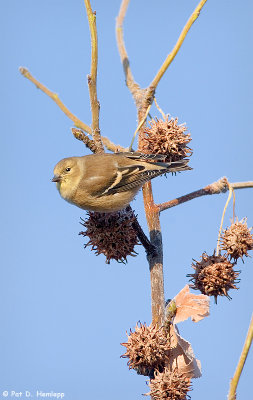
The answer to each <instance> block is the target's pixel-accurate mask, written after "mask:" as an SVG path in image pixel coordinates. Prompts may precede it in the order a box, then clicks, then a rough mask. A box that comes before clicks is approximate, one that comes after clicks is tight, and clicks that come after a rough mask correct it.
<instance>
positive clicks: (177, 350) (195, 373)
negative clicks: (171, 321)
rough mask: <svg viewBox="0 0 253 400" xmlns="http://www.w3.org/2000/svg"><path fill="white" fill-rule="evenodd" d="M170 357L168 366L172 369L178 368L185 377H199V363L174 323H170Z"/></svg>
mask: <svg viewBox="0 0 253 400" xmlns="http://www.w3.org/2000/svg"><path fill="white" fill-rule="evenodd" d="M170 345H171V347H172V349H171V351H170V358H169V360H168V365H167V366H168V367H169V368H170V369H171V370H172V371H174V370H175V369H177V370H178V372H179V374H183V375H184V376H185V377H187V378H200V377H201V363H200V361H199V360H197V359H196V357H195V356H194V353H193V349H192V347H191V344H190V343H189V342H187V340H185V339H183V338H182V337H181V336H180V334H179V332H178V329H177V327H176V326H175V325H170Z"/></svg>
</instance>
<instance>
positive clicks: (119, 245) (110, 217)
mask: <svg viewBox="0 0 253 400" xmlns="http://www.w3.org/2000/svg"><path fill="white" fill-rule="evenodd" d="M87 214H88V218H87V219H86V220H82V222H81V224H82V225H83V226H84V227H85V228H86V230H85V231H82V232H80V233H79V235H83V236H87V237H88V238H89V241H88V243H87V244H85V246H84V247H85V248H86V247H87V246H91V249H92V250H95V253H96V255H99V254H104V255H105V257H106V263H107V264H110V261H111V260H116V261H118V262H123V263H124V262H126V258H127V256H135V255H136V254H137V253H136V252H135V251H134V247H135V246H136V245H137V244H138V238H137V234H136V231H135V230H134V229H133V227H132V223H133V221H135V218H136V217H135V215H134V213H133V211H132V210H128V209H127V210H120V211H118V212H114V213H99V212H88V213H87Z"/></svg>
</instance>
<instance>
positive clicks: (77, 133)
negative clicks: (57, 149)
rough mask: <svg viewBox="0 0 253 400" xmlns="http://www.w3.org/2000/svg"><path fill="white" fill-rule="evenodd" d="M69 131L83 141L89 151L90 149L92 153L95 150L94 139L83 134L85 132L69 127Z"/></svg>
mask: <svg viewBox="0 0 253 400" xmlns="http://www.w3.org/2000/svg"><path fill="white" fill-rule="evenodd" d="M71 132H72V133H73V135H74V137H75V138H76V139H77V140H80V141H81V142H83V143H84V144H85V146H86V147H88V149H90V151H92V153H96V152H97V146H96V144H95V142H94V140H92V139H90V138H89V137H88V136H87V135H85V133H84V132H83V131H82V130H81V129H76V128H71Z"/></svg>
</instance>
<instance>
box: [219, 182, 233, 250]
mask: <svg viewBox="0 0 253 400" xmlns="http://www.w3.org/2000/svg"><path fill="white" fill-rule="evenodd" d="M228 186H229V195H228V198H227V201H226V204H225V207H224V210H223V213H222V217H221V223H220V229H219V234H218V240H217V247H216V256H218V255H219V253H220V237H221V232H222V227H223V222H224V217H225V213H226V210H227V207H228V205H229V202H230V200H231V197H232V193H233V191H234V190H233V188H232V186H231V185H230V184H229V185H228Z"/></svg>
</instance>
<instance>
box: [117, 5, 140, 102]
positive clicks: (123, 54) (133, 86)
mask: <svg viewBox="0 0 253 400" xmlns="http://www.w3.org/2000/svg"><path fill="white" fill-rule="evenodd" d="M129 2H130V0H123V1H122V3H121V6H120V10H119V14H118V16H117V18H116V40H117V45H118V51H119V55H120V59H121V62H122V65H123V69H124V74H125V77H126V85H127V87H128V89H129V90H130V92H131V93H132V95H133V98H134V99H135V100H136V96H138V95H139V93H140V91H141V89H140V86H139V85H138V84H137V83H136V82H135V80H134V77H133V74H132V71H131V68H130V63H129V59H128V55H127V51H126V46H125V42H124V36H123V21H124V18H125V16H126V12H127V8H128V4H129Z"/></svg>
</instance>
